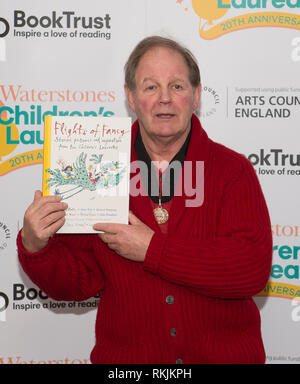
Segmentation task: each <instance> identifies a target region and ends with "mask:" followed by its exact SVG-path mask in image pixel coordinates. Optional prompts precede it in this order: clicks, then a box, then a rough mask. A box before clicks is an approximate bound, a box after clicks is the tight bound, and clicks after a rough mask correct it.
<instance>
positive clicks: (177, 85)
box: [174, 84, 182, 90]
mask: <svg viewBox="0 0 300 384" xmlns="http://www.w3.org/2000/svg"><path fill="white" fill-rule="evenodd" d="M174 88H175V89H177V90H178V89H182V86H181V85H179V84H174Z"/></svg>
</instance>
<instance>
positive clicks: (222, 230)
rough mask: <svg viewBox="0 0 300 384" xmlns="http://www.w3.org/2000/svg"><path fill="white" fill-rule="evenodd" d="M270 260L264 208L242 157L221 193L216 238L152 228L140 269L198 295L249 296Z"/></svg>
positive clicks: (259, 286) (265, 275) (259, 287)
mask: <svg viewBox="0 0 300 384" xmlns="http://www.w3.org/2000/svg"><path fill="white" fill-rule="evenodd" d="M208 198H209V197H208ZM187 209H192V208H187ZM271 259H272V232H271V224H270V218H269V213H268V209H267V206H266V203H265V199H264V196H263V193H262V190H261V187H260V184H259V181H258V178H257V176H256V173H255V170H254V169H253V167H252V165H251V164H248V163H247V162H244V163H243V168H242V172H241V173H240V175H239V177H238V179H237V180H236V181H235V182H234V183H232V185H231V186H230V188H228V189H227V190H226V192H224V195H223V198H222V201H221V206H220V209H219V217H218V229H217V234H216V237H215V238H214V239H213V240H205V239H204V240H203V239H197V238H188V239H185V238H182V236H180V235H174V234H172V235H168V234H162V233H155V234H154V236H153V237H152V240H151V242H150V245H149V248H148V251H147V254H146V259H145V261H144V269H145V270H146V271H148V272H152V273H154V274H157V275H159V276H160V277H161V278H162V279H165V280H167V281H169V282H172V283H175V284H179V285H182V286H185V287H187V288H189V289H192V290H193V291H195V292H197V293H199V294H202V295H205V296H210V297H215V298H224V299H226V298H232V299H234V298H246V297H252V296H254V295H255V294H257V293H258V292H260V291H261V290H262V289H263V288H264V287H265V285H266V283H267V281H268V278H269V275H270V271H271Z"/></svg>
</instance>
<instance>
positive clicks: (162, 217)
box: [153, 205, 169, 224]
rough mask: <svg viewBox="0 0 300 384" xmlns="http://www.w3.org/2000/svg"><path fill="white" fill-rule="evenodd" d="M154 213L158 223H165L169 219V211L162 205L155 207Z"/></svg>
mask: <svg viewBox="0 0 300 384" xmlns="http://www.w3.org/2000/svg"><path fill="white" fill-rule="evenodd" d="M153 213H154V216H155V219H156V221H157V223H158V224H165V223H166V222H167V221H168V219H169V212H168V211H167V210H166V209H164V208H162V206H161V205H160V206H158V207H157V208H154V209H153Z"/></svg>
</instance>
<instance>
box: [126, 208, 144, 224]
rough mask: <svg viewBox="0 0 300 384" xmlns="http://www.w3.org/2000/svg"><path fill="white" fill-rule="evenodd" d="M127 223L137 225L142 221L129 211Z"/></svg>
mask: <svg viewBox="0 0 300 384" xmlns="http://www.w3.org/2000/svg"><path fill="white" fill-rule="evenodd" d="M128 218H129V224H131V225H138V224H143V222H142V221H141V220H140V219H138V218H137V217H136V216H135V215H134V214H133V213H132V212H131V211H129V216H128Z"/></svg>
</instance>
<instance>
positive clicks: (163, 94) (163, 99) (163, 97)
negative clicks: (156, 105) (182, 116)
mask: <svg viewBox="0 0 300 384" xmlns="http://www.w3.org/2000/svg"><path fill="white" fill-rule="evenodd" d="M171 101H172V95H171V91H170V89H169V87H165V88H161V90H160V99H159V102H160V103H161V104H168V103H170V102H171Z"/></svg>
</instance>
